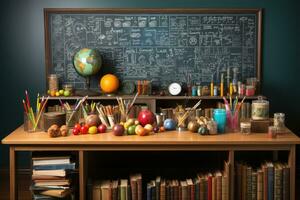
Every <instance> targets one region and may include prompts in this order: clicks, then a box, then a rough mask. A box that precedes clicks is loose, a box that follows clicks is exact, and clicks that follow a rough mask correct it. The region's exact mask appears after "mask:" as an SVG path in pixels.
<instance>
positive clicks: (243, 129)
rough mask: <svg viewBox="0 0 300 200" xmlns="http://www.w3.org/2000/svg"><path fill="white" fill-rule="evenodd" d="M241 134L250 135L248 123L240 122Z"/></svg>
mask: <svg viewBox="0 0 300 200" xmlns="http://www.w3.org/2000/svg"><path fill="white" fill-rule="evenodd" d="M240 126H241V133H243V134H246V135H248V134H250V133H251V123H250V122H241V124H240Z"/></svg>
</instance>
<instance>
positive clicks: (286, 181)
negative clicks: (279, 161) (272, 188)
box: [282, 167, 290, 200]
mask: <svg viewBox="0 0 300 200" xmlns="http://www.w3.org/2000/svg"><path fill="white" fill-rule="evenodd" d="M282 185H283V190H282V196H283V198H282V199H283V200H289V199H290V168H289V167H284V168H283V172H282Z"/></svg>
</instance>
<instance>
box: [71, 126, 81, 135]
mask: <svg viewBox="0 0 300 200" xmlns="http://www.w3.org/2000/svg"><path fill="white" fill-rule="evenodd" d="M72 133H73V135H78V134H79V133H80V130H79V129H76V128H74V129H73V130H72Z"/></svg>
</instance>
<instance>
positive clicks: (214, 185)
mask: <svg viewBox="0 0 300 200" xmlns="http://www.w3.org/2000/svg"><path fill="white" fill-rule="evenodd" d="M216 192H217V181H216V177H214V176H213V177H212V179H211V199H212V200H216V199H217V194H216Z"/></svg>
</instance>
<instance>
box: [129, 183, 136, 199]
mask: <svg viewBox="0 0 300 200" xmlns="http://www.w3.org/2000/svg"><path fill="white" fill-rule="evenodd" d="M130 186H131V190H132V192H131V199H132V200H137V181H136V180H132V179H131V180H130Z"/></svg>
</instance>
